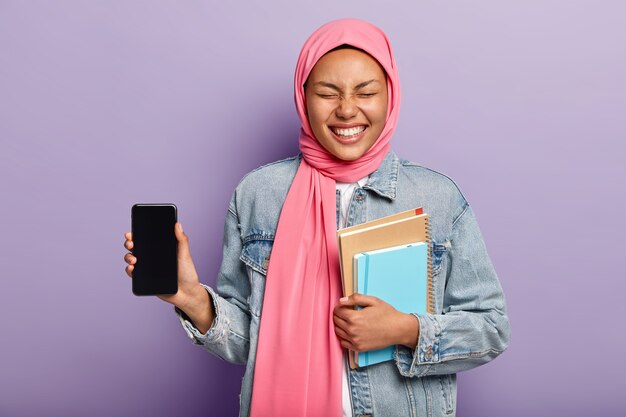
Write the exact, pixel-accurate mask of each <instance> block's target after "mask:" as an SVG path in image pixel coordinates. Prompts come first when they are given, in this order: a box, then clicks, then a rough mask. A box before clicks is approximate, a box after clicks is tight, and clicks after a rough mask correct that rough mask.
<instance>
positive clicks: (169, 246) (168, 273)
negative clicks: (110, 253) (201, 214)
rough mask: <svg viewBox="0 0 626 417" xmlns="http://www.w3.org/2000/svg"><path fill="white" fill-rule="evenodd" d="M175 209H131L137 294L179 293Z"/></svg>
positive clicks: (146, 206) (150, 206)
mask: <svg viewBox="0 0 626 417" xmlns="http://www.w3.org/2000/svg"><path fill="white" fill-rule="evenodd" d="M175 224H176V206H175V205H173V204H135V205H134V206H133V208H132V233H133V250H132V253H133V255H134V256H135V257H136V258H137V262H136V263H135V267H134V269H133V293H134V294H135V295H158V294H175V293H176V292H177V290H178V275H177V274H178V267H177V258H176V249H177V241H176V235H175V234H174V225H175Z"/></svg>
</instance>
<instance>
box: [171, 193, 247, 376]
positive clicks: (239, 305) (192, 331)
mask: <svg viewBox="0 0 626 417" xmlns="http://www.w3.org/2000/svg"><path fill="white" fill-rule="evenodd" d="M238 224H239V221H238V217H237V211H236V208H235V203H234V196H233V199H231V202H230V205H229V208H228V214H227V217H226V223H225V225H224V242H223V254H222V265H221V267H220V271H219V275H218V277H217V291H215V290H213V289H212V288H211V287H209V286H206V285H204V284H203V286H204V287H205V288H206V290H207V291H208V292H209V294H210V295H211V298H212V300H213V308H214V311H215V317H214V319H213V324H212V325H211V327H210V328H209V330H207V332H206V333H204V334H202V333H200V331H199V330H198V329H197V328H196V327H195V326H194V325H193V323H192V322H191V320H189V318H188V317H187V316H186V315H185V314H184V312H182V311H181V310H179V309H178V308H175V311H176V313H177V314H178V317H179V319H180V321H181V324H182V325H183V328H184V329H185V331H186V332H187V335H188V336H189V337H190V338H191V339H192V340H193V342H194V343H195V344H197V345H201V346H203V347H204V348H205V349H206V350H207V351H209V352H211V353H213V354H215V355H217V356H218V357H220V358H222V359H224V360H226V361H228V362H233V363H241V364H243V363H246V361H247V360H248V352H249V349H250V336H249V332H250V311H249V307H248V302H247V300H248V297H249V295H250V281H249V279H248V275H247V271H246V266H245V264H244V263H243V262H241V261H240V259H239V257H240V256H241V250H242V240H241V236H240V233H239V226H238Z"/></svg>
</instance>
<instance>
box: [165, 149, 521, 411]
mask: <svg viewBox="0 0 626 417" xmlns="http://www.w3.org/2000/svg"><path fill="white" fill-rule="evenodd" d="M299 163H300V157H292V158H289V159H285V160H281V161H278V162H274V163H271V164H269V165H265V166H263V167H260V168H258V169H256V170H254V171H252V172H250V173H249V174H248V175H246V176H245V177H244V178H243V179H242V181H241V182H240V183H239V185H238V186H237V188H236V190H235V192H234V194H233V197H232V199H231V201H230V205H229V208H228V214H227V218H226V224H225V227H224V252H223V259H222V265H221V268H220V271H219V275H218V278H217V291H215V290H213V289H212V288H210V287H208V286H205V287H206V289H207V291H209V293H210V294H211V296H212V298H213V303H214V308H215V312H216V315H215V319H214V321H213V325H212V326H211V328H210V329H209V330H208V331H207V332H206V333H205V334H201V333H200V332H199V331H198V330H197V329H196V328H195V327H194V326H193V324H192V323H191V322H190V321H189V319H188V318H187V317H186V316H185V315H184V313H182V312H181V311H179V310H177V313H178V315H179V318H180V319H181V323H182V324H183V327H184V329H185V331H186V332H187V334H188V335H189V337H190V338H191V339H192V340H193V342H194V343H196V344H198V345H202V346H203V347H204V348H205V349H206V350H208V351H209V352H211V353H213V354H215V355H217V356H219V357H220V358H222V359H224V360H226V361H229V362H234V363H241V364H246V370H245V375H244V378H243V382H242V387H241V394H240V416H242V417H244V416H248V415H249V413H250V401H251V398H252V379H253V375H254V364H255V357H256V349H257V341H258V334H259V325H260V320H261V312H262V306H263V294H264V290H265V274H266V272H267V266H268V263H269V258H270V255H271V252H272V244H273V241H274V235H275V231H276V226H277V224H278V218H279V215H280V211H281V208H282V205H283V202H284V200H285V197H286V195H287V192H288V190H289V187H290V185H291V182H292V180H293V178H294V176H295V174H296V171H297V169H298V166H299ZM339 203H340V202H339V200H338V201H337V207H338V208H339ZM420 206H421V207H423V208H424V212H426V213H428V214H429V218H430V224H431V240H432V270H433V286H434V290H435V311H436V313H437V314H433V315H430V314H414V315H415V316H416V317H417V319H418V321H419V339H418V342H417V346H416V348H415V350H411V349H409V348H407V347H405V346H397V347H396V350H395V355H394V361H389V362H383V363H380V364H376V365H372V366H369V367H363V368H358V369H351V370H350V371H349V373H350V375H349V385H350V395H351V400H352V409H353V413H354V415H355V416H357V417H360V416H373V417H376V416H402V417H405V416H415V417H421V416H424V417H435V416H454V415H455V413H456V373H457V372H459V371H464V370H467V369H470V368H474V367H476V366H479V365H481V364H484V363H486V362H489V361H490V360H492V359H493V358H495V357H496V356H498V355H499V354H500V353H502V352H503V351H504V350H505V349H506V348H507V345H508V341H509V333H510V329H509V322H508V318H507V315H506V306H505V301H504V295H503V293H502V288H501V286H500V283H499V281H498V278H497V276H496V273H495V271H494V269H493V266H492V264H491V261H490V259H489V256H488V254H487V251H486V249H485V245H484V243H483V239H482V237H481V234H480V231H479V229H478V224H477V223H476V219H475V218H474V214H473V213H472V209H471V208H470V206H469V205H468V203H467V201H466V200H465V198H464V197H463V195H462V194H461V192H460V191H459V189H458V188H457V186H456V184H455V183H454V182H453V181H452V180H451V179H450V178H448V177H446V176H444V175H442V174H440V173H438V172H435V171H433V170H430V169H428V168H424V167H422V166H419V165H417V164H415V163H412V162H409V161H405V160H400V159H399V158H398V157H397V156H396V155H395V153H393V152H392V151H390V152H389V153H388V154H387V155H386V157H385V159H384V161H383V163H382V164H381V166H380V167H379V169H378V170H376V171H375V172H373V173H372V174H371V175H370V176H369V180H368V182H367V184H366V185H364V186H363V187H362V188H357V189H356V190H355V191H354V194H353V196H352V200H351V202H350V206H349V209H348V216H347V221H348V223H347V225H348V226H351V225H354V224H359V223H363V222H365V221H369V220H373V219H376V218H380V217H383V216H387V215H390V214H393V213H397V212H400V211H403V210H409V209H412V208H415V207H420Z"/></svg>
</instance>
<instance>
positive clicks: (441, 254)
mask: <svg viewBox="0 0 626 417" xmlns="http://www.w3.org/2000/svg"><path fill="white" fill-rule="evenodd" d="M449 246H450V241H445V242H441V243H440V242H435V241H434V240H433V241H432V243H431V261H432V272H433V275H436V274H438V273H439V271H441V267H442V265H443V264H444V259H445V258H446V253H447V252H448V247H449Z"/></svg>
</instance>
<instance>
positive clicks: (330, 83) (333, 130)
mask: <svg viewBox="0 0 626 417" xmlns="http://www.w3.org/2000/svg"><path fill="white" fill-rule="evenodd" d="M305 97H306V108H307V116H308V118H309V124H310V125H311V129H312V130H313V134H314V135H315V138H316V139H317V140H318V142H319V143H320V144H321V145H322V146H323V147H324V148H325V149H326V150H327V151H328V152H330V153H331V154H332V155H334V156H335V157H337V158H339V159H341V160H344V161H354V160H356V159H359V158H360V157H361V156H362V155H363V154H364V153H365V152H367V150H368V149H369V148H371V147H372V145H373V144H374V143H375V142H376V139H378V137H379V136H380V133H381V132H382V130H383V127H384V126H385V121H386V118H387V79H386V77H385V72H384V70H383V69H382V67H381V66H380V64H379V63H378V62H377V61H376V60H375V59H374V58H372V57H371V56H370V55H368V54H366V53H364V52H361V51H358V50H355V49H339V50H336V51H333V52H329V53H327V54H326V55H324V56H323V57H322V58H320V60H319V61H317V63H316V64H315V66H314V67H313V69H312V70H311V74H310V75H309V78H308V79H307V82H306V88H305Z"/></svg>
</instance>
